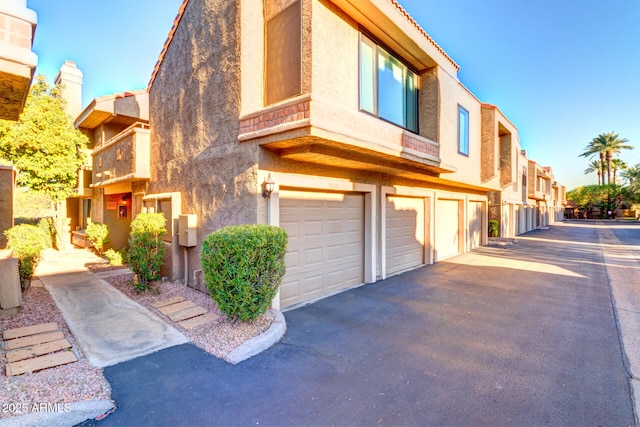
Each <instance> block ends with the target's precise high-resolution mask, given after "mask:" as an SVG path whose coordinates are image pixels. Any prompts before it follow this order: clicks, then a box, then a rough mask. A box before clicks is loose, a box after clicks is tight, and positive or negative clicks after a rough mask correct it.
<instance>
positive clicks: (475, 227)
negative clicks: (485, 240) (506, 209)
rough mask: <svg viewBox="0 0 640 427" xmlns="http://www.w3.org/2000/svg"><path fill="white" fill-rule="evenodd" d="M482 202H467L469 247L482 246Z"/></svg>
mask: <svg viewBox="0 0 640 427" xmlns="http://www.w3.org/2000/svg"><path fill="white" fill-rule="evenodd" d="M482 206H483V203H482V202H470V203H469V245H470V246H471V247H470V249H476V248H479V247H480V246H482Z"/></svg>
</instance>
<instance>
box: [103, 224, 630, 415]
mask: <svg viewBox="0 0 640 427" xmlns="http://www.w3.org/2000/svg"><path fill="white" fill-rule="evenodd" d="M638 231H640V228H638ZM285 317H286V319H287V323H288V328H289V329H288V332H287V334H286V336H285V339H284V340H283V341H282V342H281V343H280V344H278V345H276V346H275V347H273V348H271V349H270V350H268V351H266V352H264V353H262V354H260V355H258V356H256V357H254V358H252V359H249V360H247V361H245V362H243V363H241V364H239V365H237V366H233V365H229V364H227V363H226V362H224V361H222V360H219V359H216V358H214V357H212V356H210V355H208V354H207V353H205V352H204V351H202V350H200V349H198V348H197V347H195V346H193V345H191V344H186V345H180V346H176V347H172V348H169V349H165V350H162V351H159V352H157V353H154V354H152V355H149V356H144V357H140V358H138V359H135V360H132V361H129V362H124V363H120V364H118V365H115V366H111V367H107V368H106V369H105V371H104V372H105V377H106V378H107V380H108V381H109V382H110V383H111V385H112V389H113V391H112V398H113V399H114V400H115V401H116V403H117V405H118V407H119V409H118V410H117V411H116V412H115V413H114V414H112V415H110V416H108V417H107V418H106V419H105V420H103V421H102V422H98V423H95V424H97V425H533V424H535V425H633V424H634V422H635V420H634V416H633V409H632V403H631V397H630V389H629V375H628V373H627V371H626V369H625V367H624V363H623V355H622V351H621V347H620V341H619V339H618V331H617V329H616V322H615V317H614V313H613V308H612V303H611V294H610V290H609V285H608V282H607V275H606V268H605V266H604V265H603V256H602V252H601V250H600V247H599V245H598V235H597V230H596V228H595V227H590V226H588V225H587V226H585V225H580V224H579V225H575V224H564V225H560V226H553V227H551V229H550V230H541V231H535V232H531V233H528V234H527V235H525V236H523V238H522V239H521V240H520V243H518V244H516V245H515V246H512V247H506V248H504V247H485V248H481V249H479V250H477V251H474V252H473V253H470V254H465V255H461V256H458V257H455V258H452V259H450V260H447V261H442V262H440V263H438V264H436V265H433V266H428V267H425V268H421V269H418V270H414V271H411V272H408V273H405V274H402V275H399V276H396V277H393V278H390V279H387V280H384V281H380V282H377V283H375V284H372V285H367V286H363V287H361V288H358V289H354V290H351V291H348V292H345V293H342V294H339V295H336V296H334V297H331V298H327V299H325V300H322V301H319V302H317V303H315V304H312V305H309V306H306V307H302V308H299V309H296V310H292V311H288V312H286V313H285Z"/></svg>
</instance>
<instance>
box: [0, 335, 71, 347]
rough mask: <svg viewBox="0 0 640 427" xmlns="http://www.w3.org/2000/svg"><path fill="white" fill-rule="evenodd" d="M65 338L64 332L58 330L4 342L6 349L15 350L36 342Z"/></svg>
mask: <svg viewBox="0 0 640 427" xmlns="http://www.w3.org/2000/svg"><path fill="white" fill-rule="evenodd" d="M61 339H64V334H63V333H62V332H60V331H58V332H48V333H46V334H39V335H31V336H28V337H23V338H16V339H14V340H9V341H5V342H4V349H5V350H14V349H16V348H22V347H29V346H32V345H36V344H42V343H45V342H51V341H57V340H61Z"/></svg>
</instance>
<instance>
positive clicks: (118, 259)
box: [104, 249, 124, 266]
mask: <svg viewBox="0 0 640 427" xmlns="http://www.w3.org/2000/svg"><path fill="white" fill-rule="evenodd" d="M123 254H124V250H122V249H121V250H119V251H114V250H113V249H107V250H106V251H105V252H104V256H105V258H107V259H108V260H109V265H114V266H118V265H122V263H123V260H124V256H123Z"/></svg>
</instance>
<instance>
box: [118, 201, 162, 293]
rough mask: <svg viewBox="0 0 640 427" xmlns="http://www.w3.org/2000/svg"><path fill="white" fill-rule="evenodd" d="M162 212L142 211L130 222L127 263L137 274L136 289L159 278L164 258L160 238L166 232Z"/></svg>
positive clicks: (142, 287) (145, 286) (144, 286)
mask: <svg viewBox="0 0 640 427" xmlns="http://www.w3.org/2000/svg"><path fill="white" fill-rule="evenodd" d="M165 224H166V219H165V217H164V214H163V213H142V214H138V215H137V216H136V219H134V220H133V221H132V222H131V233H129V250H128V251H127V263H128V264H129V267H130V268H131V270H132V271H133V272H134V273H135V274H136V275H137V276H138V280H137V282H135V283H134V286H135V287H136V290H138V291H144V290H147V289H149V288H150V285H151V283H150V282H152V281H154V280H158V279H160V268H161V267H162V262H163V258H164V244H163V243H162V238H163V237H164V235H165V234H167V229H166V227H165Z"/></svg>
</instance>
